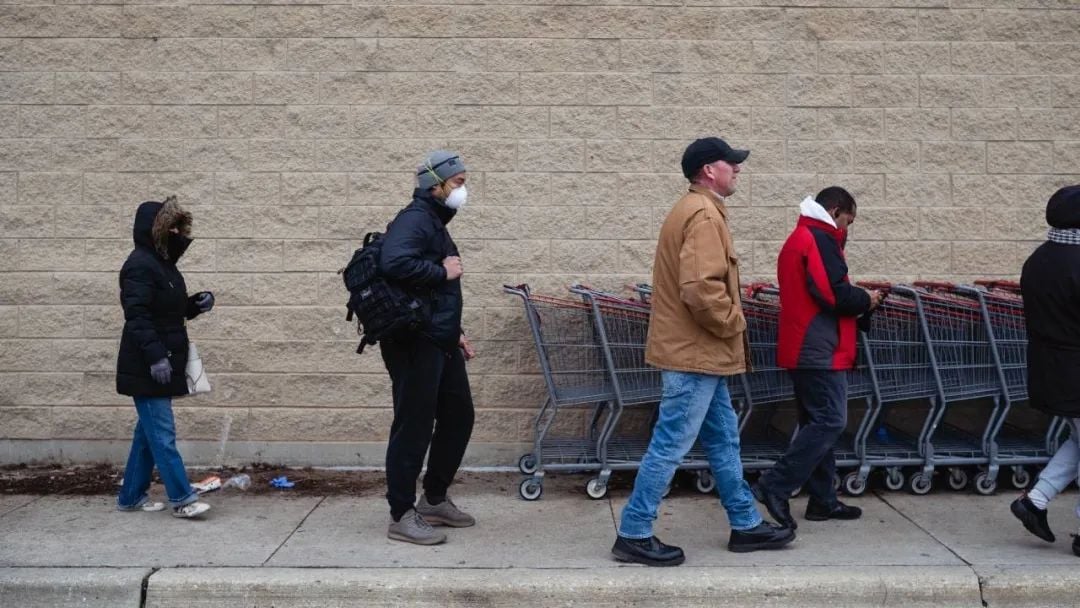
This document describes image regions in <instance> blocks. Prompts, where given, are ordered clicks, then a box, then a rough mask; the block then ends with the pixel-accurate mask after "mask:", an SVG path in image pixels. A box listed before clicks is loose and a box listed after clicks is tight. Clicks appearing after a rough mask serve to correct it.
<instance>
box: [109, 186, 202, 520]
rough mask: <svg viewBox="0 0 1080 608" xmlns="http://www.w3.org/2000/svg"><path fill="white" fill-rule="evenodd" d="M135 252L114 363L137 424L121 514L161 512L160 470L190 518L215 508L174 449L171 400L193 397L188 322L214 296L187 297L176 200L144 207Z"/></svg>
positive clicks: (125, 280) (180, 513)
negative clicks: (156, 499)
mask: <svg viewBox="0 0 1080 608" xmlns="http://www.w3.org/2000/svg"><path fill="white" fill-rule="evenodd" d="M133 232H134V237H135V249H134V250H133V251H132V252H131V254H130V255H129V256H128V259H127V261H126V262H125V263H124V266H123V268H122V269H121V270H120V303H121V305H122V306H123V308H124V333H123V335H122V337H121V339H120V353H119V356H118V357H117V363H116V390H117V392H118V393H120V394H121V395H128V396H130V397H133V398H134V400H135V409H136V411H137V412H138V416H139V420H138V423H137V424H136V425H135V436H134V439H133V440H132V445H131V454H130V455H129V456H128V461H127V468H126V469H125V471H124V483H123V486H122V487H121V489H120V495H119V497H118V499H117V507H118V508H119V509H120V510H121V511H161V510H163V509H164V505H162V504H161V503H152V502H150V501H149V496H148V494H147V490H149V488H150V479H151V474H152V473H153V470H154V465H155V464H156V465H157V468H158V472H159V473H160V475H161V480H162V483H164V485H165V492H166V494H167V495H168V497H169V502H170V504H171V505H172V512H173V515H174V516H176V517H182V518H192V517H198V516H199V515H202V514H203V513H205V512H206V511H208V510H209V509H210V506H209V505H207V504H206V503H202V502H199V497H198V494H196V493H195V491H194V490H193V489H192V487H191V484H190V483H189V482H188V478H187V472H186V471H185V470H184V461H183V459H182V458H181V457H180V452H179V451H178V450H177V449H176V426H175V423H174V420H173V412H172V398H173V397H180V396H183V395H187V394H188V388H187V380H186V378H185V375H184V369H185V367H186V366H187V358H188V336H187V328H186V327H185V323H186V321H188V320H190V319H194V318H195V317H197V316H199V315H200V314H202V313H204V312H209V311H210V309H211V308H213V306H214V296H213V294H211V293H210V292H200V293H197V294H195V295H193V296H190V297H189V296H188V295H187V286H186V285H185V283H184V277H183V275H181V274H180V270H179V269H178V268H177V267H176V262H177V260H179V259H180V257H181V256H183V255H184V252H185V251H186V250H187V248H188V246H189V245H191V214H190V213H188V212H187V211H185V210H183V209H181V208H180V205H179V204H178V203H177V202H176V198H175V197H170V198H168V199H166V200H165V202H162V203H159V202H146V203H143V204H141V205H139V209H138V211H136V212H135V226H134V230H133Z"/></svg>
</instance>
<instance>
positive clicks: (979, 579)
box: [874, 492, 990, 606]
mask: <svg viewBox="0 0 1080 608" xmlns="http://www.w3.org/2000/svg"><path fill="white" fill-rule="evenodd" d="M874 496H875V497H877V499H878V500H880V501H881V502H883V503H885V506H887V507H889V508H890V509H892V510H893V511H894V512H895V513H896V514H897V515H899V516H900V517H903V518H904V519H905V520H906V521H907V522H908V523H910V524H911V525H913V526H915V527H916V528H918V529H919V530H921V531H922V532H923V533H924V534H926V535H927V536H929V537H930V538H932V539H934V541H935V542H937V544H939V545H941V546H942V547H944V548H945V550H946V551H948V552H949V553H952V555H953V557H955V558H956V559H958V560H960V561H961V562H963V563H964V565H965V566H967V567H968V568H969V569H970V570H971V573H972V574H974V575H975V580H976V581H977V582H978V583H979V601H980V602H981V603H982V605H983V606H989V605H990V604H989V602H987V601H986V595H985V593H984V592H983V578H982V576H980V575H979V573H978V572H977V571H976V570H975V565H974V564H972V563H971V562H969V561H968V560H966V559H964V556H962V555H960V554H959V553H957V552H956V550H955V549H953V548H952V547H950V546H949V545H947V544H946V543H945V541H943V540H941V539H940V538H938V537H937V536H936V535H935V534H934V533H933V532H931V531H930V530H928V529H926V528H924V527H923V526H921V525H919V522H917V521H915V520H914V519H912V518H911V517H909V516H908V514H907V513H904V512H903V511H901V510H900V509H899V508H897V506H896V505H894V504H892V503H891V502H889V500H888V499H887V498H886V497H885V496H883V495H882V494H881V493H880V492H874Z"/></svg>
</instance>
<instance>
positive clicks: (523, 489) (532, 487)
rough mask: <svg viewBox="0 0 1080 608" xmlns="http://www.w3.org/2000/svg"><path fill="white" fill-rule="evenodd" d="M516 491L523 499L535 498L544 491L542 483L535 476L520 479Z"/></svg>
mask: <svg viewBox="0 0 1080 608" xmlns="http://www.w3.org/2000/svg"><path fill="white" fill-rule="evenodd" d="M518 493H519V494H521V497H522V498H524V499H525V500H536V499H538V498H540V495H541V494H543V493H544V484H543V483H541V482H540V480H539V479H537V478H535V477H529V478H528V479H524V480H522V482H521V486H520V487H518Z"/></svg>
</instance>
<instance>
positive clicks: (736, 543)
mask: <svg viewBox="0 0 1080 608" xmlns="http://www.w3.org/2000/svg"><path fill="white" fill-rule="evenodd" d="M793 540H795V531H794V530H792V529H791V528H782V527H780V526H777V525H774V524H770V523H768V522H761V524H759V525H758V527H756V528H754V529H752V530H732V531H731V540H729V541H728V546H727V548H728V551H731V552H733V553H749V552H751V551H766V550H769V549H779V548H781V547H783V546H785V545H787V544H788V543H790V542H791V541H793Z"/></svg>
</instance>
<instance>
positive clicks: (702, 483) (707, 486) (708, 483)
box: [694, 470, 716, 494]
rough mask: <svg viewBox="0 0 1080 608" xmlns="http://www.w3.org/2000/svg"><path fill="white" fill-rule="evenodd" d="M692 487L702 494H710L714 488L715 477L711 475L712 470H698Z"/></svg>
mask: <svg viewBox="0 0 1080 608" xmlns="http://www.w3.org/2000/svg"><path fill="white" fill-rule="evenodd" d="M694 487H695V488H697V491H698V492H701V493H702V494H712V493H713V491H714V490H716V478H715V477H713V474H712V471H707V470H706V471H698V474H697V477H696V478H695V479H694Z"/></svg>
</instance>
